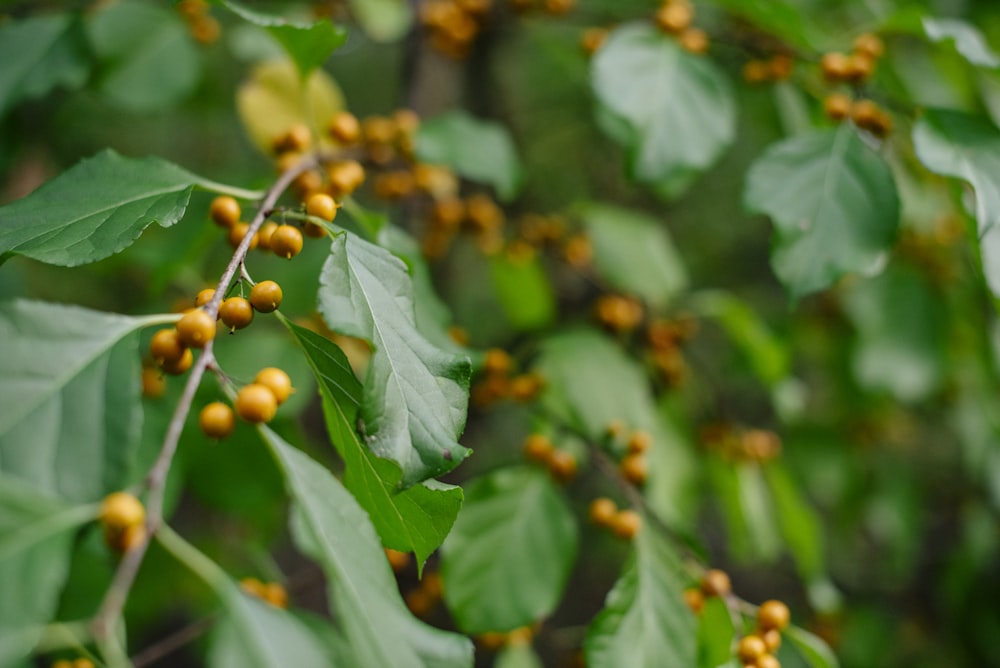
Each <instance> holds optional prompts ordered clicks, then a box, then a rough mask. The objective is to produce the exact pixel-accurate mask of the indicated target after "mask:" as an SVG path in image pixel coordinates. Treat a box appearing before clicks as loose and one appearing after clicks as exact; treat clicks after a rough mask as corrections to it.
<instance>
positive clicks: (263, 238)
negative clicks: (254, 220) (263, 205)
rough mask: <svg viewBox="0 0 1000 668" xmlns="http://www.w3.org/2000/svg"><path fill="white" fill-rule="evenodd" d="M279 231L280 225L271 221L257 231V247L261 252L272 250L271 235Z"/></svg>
mask: <svg viewBox="0 0 1000 668" xmlns="http://www.w3.org/2000/svg"><path fill="white" fill-rule="evenodd" d="M276 229H278V224H277V223H276V222H274V221H273V220H269V221H267V222H266V223H264V224H263V225H261V226H260V229H259V230H257V246H258V247H259V248H260V249H261V250H271V235H272V234H274V231H275V230H276Z"/></svg>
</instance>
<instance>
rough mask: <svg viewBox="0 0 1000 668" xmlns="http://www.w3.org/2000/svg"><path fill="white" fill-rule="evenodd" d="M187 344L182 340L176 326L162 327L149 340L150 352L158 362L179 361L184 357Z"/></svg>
mask: <svg viewBox="0 0 1000 668" xmlns="http://www.w3.org/2000/svg"><path fill="white" fill-rule="evenodd" d="M185 350H186V346H185V345H184V343H183V342H182V341H181V338H180V336H179V335H178V333H177V329H176V328H175V327H171V328H169V329H161V330H159V331H158V332H156V333H155V334H153V338H152V339H150V340H149V354H150V355H152V356H153V359H154V360H156V363H157V364H163V363H164V362H177V361H178V360H180V359H181V358H182V357H184V351H185Z"/></svg>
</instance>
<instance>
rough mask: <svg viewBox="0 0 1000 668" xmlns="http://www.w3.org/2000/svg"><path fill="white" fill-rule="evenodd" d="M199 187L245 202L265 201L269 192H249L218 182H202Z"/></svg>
mask: <svg viewBox="0 0 1000 668" xmlns="http://www.w3.org/2000/svg"><path fill="white" fill-rule="evenodd" d="M199 185H200V186H201V187H202V188H204V189H205V190H211V191H212V192H217V193H219V194H220V195H232V196H233V197H235V198H237V199H245V200H258V199H263V198H264V197H266V196H267V193H268V192H269V191H264V190H248V189H246V188H237V187H236V186H228V185H226V184H225V183H218V182H216V181H204V180H203V181H201V183H199Z"/></svg>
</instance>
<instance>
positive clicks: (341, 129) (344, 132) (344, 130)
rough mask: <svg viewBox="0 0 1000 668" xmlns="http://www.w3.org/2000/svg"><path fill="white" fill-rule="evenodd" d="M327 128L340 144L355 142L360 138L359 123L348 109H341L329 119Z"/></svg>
mask: <svg viewBox="0 0 1000 668" xmlns="http://www.w3.org/2000/svg"><path fill="white" fill-rule="evenodd" d="M327 130H328V131H329V132H330V136H331V137H333V138H334V139H336V140H337V141H338V142H340V143H341V144H356V143H357V142H358V140H359V139H361V123H359V122H358V117H357V116H355V115H354V114H352V113H351V112H349V111H342V112H340V113H339V114H337V115H336V116H334V117H333V118H332V119H330V124H329V125H328V126H327Z"/></svg>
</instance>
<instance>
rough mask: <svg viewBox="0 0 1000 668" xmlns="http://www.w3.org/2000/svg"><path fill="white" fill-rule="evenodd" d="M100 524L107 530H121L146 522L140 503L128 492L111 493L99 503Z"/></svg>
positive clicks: (144, 512) (144, 511) (143, 509)
mask: <svg viewBox="0 0 1000 668" xmlns="http://www.w3.org/2000/svg"><path fill="white" fill-rule="evenodd" d="M99 518H100V520H101V524H103V525H104V526H105V527H106V528H108V529H113V530H123V529H126V528H128V527H134V526H139V525H141V524H142V523H143V522H145V521H146V509H145V508H143V507H142V502H141V501H139V499H137V498H136V497H135V496H133V495H132V494H129V493H128V492H113V493H111V494H108V495H107V496H106V497H104V500H103V501H101V511H100V516H99Z"/></svg>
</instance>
